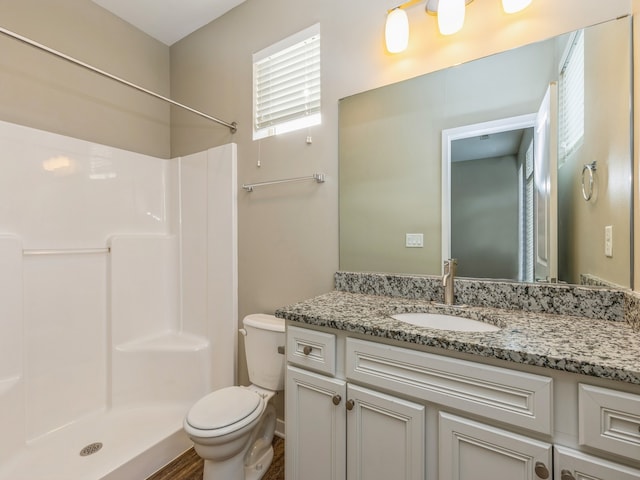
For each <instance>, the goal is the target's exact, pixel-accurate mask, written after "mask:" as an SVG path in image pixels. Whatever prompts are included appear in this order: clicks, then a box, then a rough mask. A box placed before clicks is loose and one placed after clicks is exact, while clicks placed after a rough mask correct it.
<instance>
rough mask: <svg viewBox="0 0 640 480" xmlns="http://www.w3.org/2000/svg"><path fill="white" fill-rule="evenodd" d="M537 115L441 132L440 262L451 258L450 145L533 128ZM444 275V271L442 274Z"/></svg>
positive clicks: (527, 115) (526, 115) (528, 114)
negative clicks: (458, 141) (455, 142)
mask: <svg viewBox="0 0 640 480" xmlns="http://www.w3.org/2000/svg"><path fill="white" fill-rule="evenodd" d="M536 117H537V113H527V114H525V115H517V116H515V117H505V118H501V119H498V120H490V121H488V122H480V123H474V124H471V125H463V126H461V127H455V128H448V129H445V130H442V201H441V203H442V217H441V218H442V220H441V223H442V226H441V232H442V262H441V268H443V269H444V261H445V260H447V259H449V258H451V144H452V142H453V141H454V140H460V139H463V138H470V137H477V136H480V135H490V134H493V133H500V132H508V131H511V130H519V129H523V128H535V126H536ZM442 273H444V271H443V272H442Z"/></svg>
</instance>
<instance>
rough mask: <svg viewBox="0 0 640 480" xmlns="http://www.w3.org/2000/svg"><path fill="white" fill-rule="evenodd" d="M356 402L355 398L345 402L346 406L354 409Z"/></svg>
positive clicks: (348, 408)
mask: <svg viewBox="0 0 640 480" xmlns="http://www.w3.org/2000/svg"><path fill="white" fill-rule="evenodd" d="M355 404H356V403H355V402H354V401H353V400H347V403H346V404H345V406H346V407H347V410H353V406H354V405H355Z"/></svg>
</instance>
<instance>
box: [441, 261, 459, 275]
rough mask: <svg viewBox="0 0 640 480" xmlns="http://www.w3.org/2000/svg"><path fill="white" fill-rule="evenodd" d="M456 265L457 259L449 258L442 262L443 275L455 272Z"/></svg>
mask: <svg viewBox="0 0 640 480" xmlns="http://www.w3.org/2000/svg"><path fill="white" fill-rule="evenodd" d="M457 265H458V259H457V258H449V259H447V260H445V261H444V273H450V272H451V271H452V270H453V271H454V272H455V268H456V266H457Z"/></svg>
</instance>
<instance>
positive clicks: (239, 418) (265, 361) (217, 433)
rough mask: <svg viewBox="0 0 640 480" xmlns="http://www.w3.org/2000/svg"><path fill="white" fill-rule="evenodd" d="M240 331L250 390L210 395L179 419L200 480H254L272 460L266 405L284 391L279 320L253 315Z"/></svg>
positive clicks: (270, 410)
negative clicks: (199, 463) (200, 469)
mask: <svg viewBox="0 0 640 480" xmlns="http://www.w3.org/2000/svg"><path fill="white" fill-rule="evenodd" d="M243 327H244V328H242V329H240V333H241V334H242V335H244V337H245V356H246V359H247V368H248V370H249V380H250V381H251V385H250V386H248V387H226V388H222V389H220V390H216V391H215V392H212V393H210V394H208V395H206V396H205V397H203V398H201V399H200V400H198V401H197V402H196V403H195V404H194V405H193V406H192V407H191V409H189V411H188V412H187V415H186V416H185V418H184V422H183V427H184V430H185V432H186V433H187V435H189V438H191V440H192V441H193V443H194V448H195V451H196V453H197V454H198V455H200V457H202V458H203V459H204V476H203V480H221V479H224V480H259V479H260V478H262V477H263V475H264V474H265V472H266V471H267V469H268V468H269V465H270V464H271V460H272V459H273V447H272V446H271V442H272V440H273V434H274V432H275V429H276V410H275V407H274V406H273V405H271V404H270V403H269V401H270V400H271V399H272V398H273V397H274V396H275V394H276V392H278V391H282V390H284V365H285V358H284V342H285V337H284V320H282V319H279V318H276V317H274V316H273V315H266V314H253V315H248V316H246V317H245V318H244V320H243Z"/></svg>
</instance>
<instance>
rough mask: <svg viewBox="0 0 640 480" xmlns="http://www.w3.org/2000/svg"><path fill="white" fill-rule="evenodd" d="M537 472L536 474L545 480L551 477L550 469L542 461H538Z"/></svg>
mask: <svg viewBox="0 0 640 480" xmlns="http://www.w3.org/2000/svg"><path fill="white" fill-rule="evenodd" d="M535 472H536V475H537V476H538V477H540V478H542V479H543V480H545V479H547V478H549V469H548V468H547V466H546V465H545V464H544V463H542V462H536V466H535Z"/></svg>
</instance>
